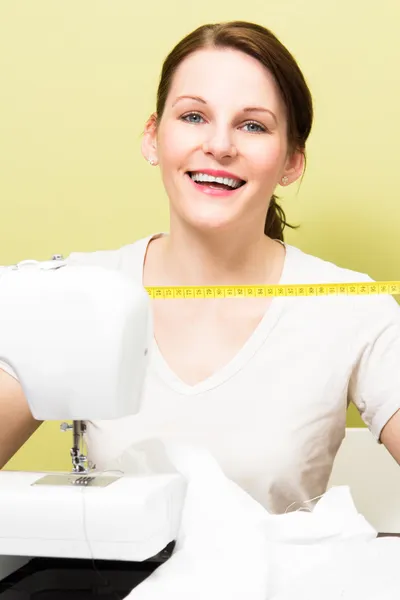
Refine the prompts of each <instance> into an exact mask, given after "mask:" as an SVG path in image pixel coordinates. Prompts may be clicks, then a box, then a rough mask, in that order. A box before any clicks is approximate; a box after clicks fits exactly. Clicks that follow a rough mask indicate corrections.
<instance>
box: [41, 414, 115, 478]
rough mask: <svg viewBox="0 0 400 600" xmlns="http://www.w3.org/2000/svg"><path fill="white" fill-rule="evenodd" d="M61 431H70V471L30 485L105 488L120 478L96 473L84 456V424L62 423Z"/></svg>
mask: <svg viewBox="0 0 400 600" xmlns="http://www.w3.org/2000/svg"><path fill="white" fill-rule="evenodd" d="M60 429H61V431H63V432H65V431H70V430H71V431H72V434H73V446H72V448H71V450H70V456H71V461H72V471H71V472H70V473H49V474H48V475H44V476H43V477H41V478H40V479H38V480H37V481H35V482H34V483H33V484H32V485H53V486H68V487H71V486H74V487H107V486H108V485H110V484H111V483H113V482H114V481H117V480H118V479H120V478H121V475H113V474H107V475H102V474H101V472H99V473H96V471H95V467H93V466H92V465H91V464H90V463H89V461H88V459H87V456H86V455H85V454H84V451H83V449H84V433H85V431H86V423H85V422H84V421H73V423H72V425H70V424H68V423H62V424H61V426H60Z"/></svg>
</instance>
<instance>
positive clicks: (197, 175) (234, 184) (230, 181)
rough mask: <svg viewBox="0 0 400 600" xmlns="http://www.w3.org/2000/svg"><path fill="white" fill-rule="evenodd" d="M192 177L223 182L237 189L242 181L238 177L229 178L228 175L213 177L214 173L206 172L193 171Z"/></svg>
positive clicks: (211, 181) (194, 179) (197, 179)
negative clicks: (207, 173) (208, 173)
mask: <svg viewBox="0 0 400 600" xmlns="http://www.w3.org/2000/svg"><path fill="white" fill-rule="evenodd" d="M190 177H191V178H192V179H193V181H207V182H209V183H213V182H215V183H223V184H224V185H229V187H231V188H233V189H235V188H238V187H239V186H240V184H241V183H242V182H241V181H239V180H237V179H228V178H227V177H213V176H212V175H206V174H205V173H191V174H190Z"/></svg>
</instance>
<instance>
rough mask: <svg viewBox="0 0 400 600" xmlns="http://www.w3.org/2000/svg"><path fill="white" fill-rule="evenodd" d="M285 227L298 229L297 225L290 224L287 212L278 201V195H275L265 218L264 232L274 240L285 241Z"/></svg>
mask: <svg viewBox="0 0 400 600" xmlns="http://www.w3.org/2000/svg"><path fill="white" fill-rule="evenodd" d="M285 227H290V229H297V227H296V226H295V225H289V223H287V221H286V215H285V212H284V210H283V208H282V207H281V206H279V204H278V203H277V197H276V196H275V195H273V196H272V198H271V202H270V204H269V207H268V212H267V217H266V219H265V225H264V233H265V235H267V236H268V237H270V238H271V239H273V240H279V241H281V242H283V241H284V240H283V230H284V229H285Z"/></svg>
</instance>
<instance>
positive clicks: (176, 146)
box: [158, 123, 193, 168]
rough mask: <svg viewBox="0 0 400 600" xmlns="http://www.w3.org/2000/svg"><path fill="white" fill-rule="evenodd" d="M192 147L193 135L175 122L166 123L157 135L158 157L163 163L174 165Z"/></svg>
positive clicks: (177, 165)
mask: <svg viewBox="0 0 400 600" xmlns="http://www.w3.org/2000/svg"><path fill="white" fill-rule="evenodd" d="M192 147H193V135H192V136H191V135H190V131H189V132H188V131H187V130H186V131H185V129H184V128H183V127H179V126H177V124H176V123H166V124H165V126H164V127H163V129H162V131H160V132H159V136H158V148H159V158H160V160H161V161H162V162H163V163H164V164H165V165H174V166H175V167H178V168H179V163H180V162H181V161H182V160H183V159H184V158H185V157H187V153H188V150H190V148H192Z"/></svg>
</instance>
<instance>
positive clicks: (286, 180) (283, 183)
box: [281, 175, 289, 185]
mask: <svg viewBox="0 0 400 600" xmlns="http://www.w3.org/2000/svg"><path fill="white" fill-rule="evenodd" d="M281 182H282V185H287V184H288V183H289V177H288V176H287V175H284V177H282V179H281Z"/></svg>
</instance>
